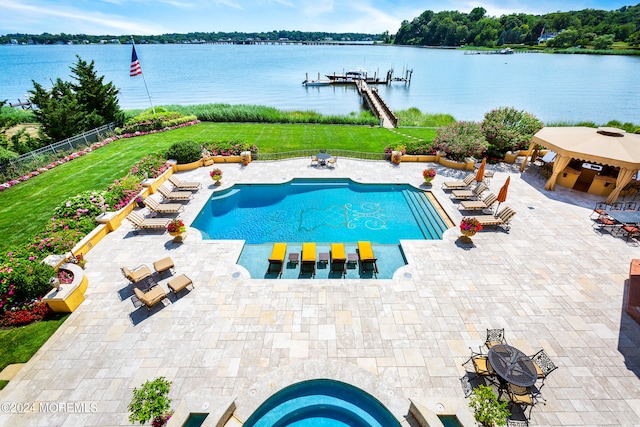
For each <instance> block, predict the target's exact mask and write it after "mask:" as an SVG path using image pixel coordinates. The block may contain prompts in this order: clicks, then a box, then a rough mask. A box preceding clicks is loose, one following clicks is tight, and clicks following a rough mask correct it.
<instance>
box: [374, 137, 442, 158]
mask: <svg viewBox="0 0 640 427" xmlns="http://www.w3.org/2000/svg"><path fill="white" fill-rule="evenodd" d="M392 151H402V153H403V154H411V155H415V156H428V155H433V154H436V151H437V150H436V149H435V148H434V147H433V142H432V141H422V140H417V141H409V142H408V143H407V145H406V147H405V146H404V145H399V146H398V147H397V148H396V147H392V146H387V147H384V154H386V155H389V156H390V155H391V152H392Z"/></svg>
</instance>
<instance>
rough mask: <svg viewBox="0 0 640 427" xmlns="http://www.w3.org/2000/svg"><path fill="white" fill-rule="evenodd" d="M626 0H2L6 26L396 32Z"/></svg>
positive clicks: (32, 30)
mask: <svg viewBox="0 0 640 427" xmlns="http://www.w3.org/2000/svg"><path fill="white" fill-rule="evenodd" d="M632 4H634V3H632V2H625V1H624V0H620V1H618V0H584V1H577V0H570V1H563V2H557V1H552V0H540V1H536V2H533V1H530V0H526V1H525V0H490V1H487V2H478V1H475V0H446V1H438V2H434V1H429V0H426V1H425V0H422V1H418V0H346V1H345V0H2V13H1V14H0V34H9V33H27V34H41V33H44V32H48V33H52V34H58V33H68V34H82V33H85V34H94V35H123V34H124V35H126V34H139V35H145V34H147V35H148V34H164V33H187V32H191V31H204V32H214V31H216V32H217V31H241V32H254V31H255V32H260V31H271V30H300V31H328V32H357V33H382V32H383V31H389V32H390V33H392V34H393V33H395V32H396V31H397V30H398V28H399V27H400V23H401V22H402V21H403V20H405V19H406V20H411V19H413V18H414V17H416V16H418V15H419V14H421V13H422V12H424V11H425V10H427V9H429V10H433V11H436V12H438V11H442V10H458V11H461V12H469V11H471V9H473V8H474V7H477V6H482V7H484V8H485V9H486V10H487V13H488V15H490V16H500V15H503V14H508V13H513V12H524V13H532V14H543V13H548V12H555V11H558V10H560V11H569V10H581V9H586V8H591V9H604V10H614V9H618V8H620V7H622V6H625V5H632Z"/></svg>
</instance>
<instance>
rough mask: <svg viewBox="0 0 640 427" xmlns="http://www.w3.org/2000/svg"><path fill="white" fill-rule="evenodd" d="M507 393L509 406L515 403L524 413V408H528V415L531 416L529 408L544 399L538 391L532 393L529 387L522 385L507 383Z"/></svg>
mask: <svg viewBox="0 0 640 427" xmlns="http://www.w3.org/2000/svg"><path fill="white" fill-rule="evenodd" d="M507 394H508V395H509V400H510V401H509V406H512V405H517V406H519V407H520V409H522V413H523V414H525V416H527V415H526V410H527V408H529V416H528V417H527V419H530V418H531V410H532V409H533V407H534V406H535V405H536V404H537V403H538V402H539V401H542V402H543V403H544V399H542V396H541V395H540V393H539V392H536V393H534V392H533V390H532V388H531V387H522V386H519V385H515V384H511V383H507Z"/></svg>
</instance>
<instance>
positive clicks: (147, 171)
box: [128, 153, 169, 181]
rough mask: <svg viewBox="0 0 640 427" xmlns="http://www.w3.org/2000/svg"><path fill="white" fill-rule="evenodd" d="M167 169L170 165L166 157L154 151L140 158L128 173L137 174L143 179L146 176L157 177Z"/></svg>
mask: <svg viewBox="0 0 640 427" xmlns="http://www.w3.org/2000/svg"><path fill="white" fill-rule="evenodd" d="M167 169H169V165H168V164H167V159H166V157H165V156H163V155H162V154H160V153H152V154H149V155H147V156H145V157H143V158H142V159H140V160H138V161H137V162H136V164H135V165H133V166H132V167H131V169H130V170H129V173H128V175H136V176H138V177H139V178H140V180H141V181H142V180H144V179H146V178H157V177H159V176H160V175H162V173H163V172H164V171H166V170H167Z"/></svg>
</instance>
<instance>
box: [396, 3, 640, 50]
mask: <svg viewBox="0 0 640 427" xmlns="http://www.w3.org/2000/svg"><path fill="white" fill-rule="evenodd" d="M486 13H487V11H486V10H485V9H484V8H483V7H476V8H474V9H473V10H471V12H469V13H463V12H457V11H443V12H437V13H435V12H433V11H431V10H426V11H424V12H423V13H422V14H421V15H420V16H417V17H415V18H413V20H411V21H403V22H402V25H401V26H400V29H399V30H398V32H397V34H396V35H395V40H394V42H395V43H396V44H402V45H419V46H461V45H469V46H478V47H480V46H482V47H495V46H502V45H505V44H524V45H535V44H537V43H538V39H539V38H540V37H541V36H542V35H543V34H547V35H549V34H553V35H554V38H553V39H550V40H549V41H548V42H547V46H548V47H554V48H566V47H572V46H577V45H581V46H594V47H596V48H598V49H602V48H605V49H606V48H607V47H611V45H612V43H613V42H614V41H618V42H624V43H627V44H628V45H630V46H640V4H638V5H636V6H624V7H622V8H620V9H618V10H613V11H604V10H595V9H584V10H580V11H572V12H553V13H548V14H545V15H531V14H524V13H514V14H509V15H503V16H501V17H499V18H496V17H490V16H487V15H486Z"/></svg>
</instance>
